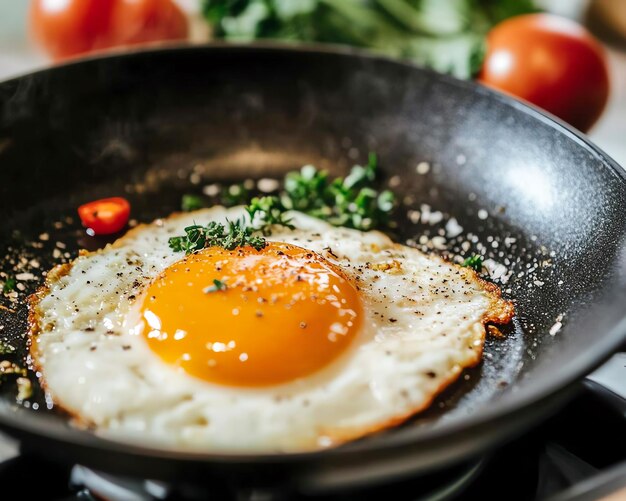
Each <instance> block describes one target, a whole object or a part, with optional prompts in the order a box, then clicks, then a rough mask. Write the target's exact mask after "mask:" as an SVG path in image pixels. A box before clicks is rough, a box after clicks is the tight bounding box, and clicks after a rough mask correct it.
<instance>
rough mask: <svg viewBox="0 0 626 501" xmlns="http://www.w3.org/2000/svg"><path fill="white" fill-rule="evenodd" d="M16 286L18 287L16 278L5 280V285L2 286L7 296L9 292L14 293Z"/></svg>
mask: <svg viewBox="0 0 626 501" xmlns="http://www.w3.org/2000/svg"><path fill="white" fill-rule="evenodd" d="M16 285H17V282H16V280H15V277H8V278H7V279H6V280H5V282H4V285H3V286H2V292H4V293H5V294H8V293H9V292H12V291H14V290H15V286H16Z"/></svg>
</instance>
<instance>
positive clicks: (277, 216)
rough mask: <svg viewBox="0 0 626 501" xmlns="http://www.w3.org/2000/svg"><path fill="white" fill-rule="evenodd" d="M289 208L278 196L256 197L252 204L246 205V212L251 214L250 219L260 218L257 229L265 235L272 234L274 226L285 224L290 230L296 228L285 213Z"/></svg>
mask: <svg viewBox="0 0 626 501" xmlns="http://www.w3.org/2000/svg"><path fill="white" fill-rule="evenodd" d="M286 211H287V209H286V208H285V206H284V205H283V203H282V202H281V200H280V198H278V197H277V196H267V197H260V198H259V197H254V198H253V199H252V200H251V201H250V204H249V205H247V206H246V212H247V213H248V215H249V216H250V221H252V222H254V221H255V218H257V215H258V220H259V226H257V227H256V228H255V229H256V230H257V231H260V232H261V233H263V235H266V236H267V235H271V233H272V226H274V225H278V226H284V227H286V228H289V229H290V230H293V229H295V226H294V225H293V224H291V218H290V217H289V216H287V215H286V214H285V212H286Z"/></svg>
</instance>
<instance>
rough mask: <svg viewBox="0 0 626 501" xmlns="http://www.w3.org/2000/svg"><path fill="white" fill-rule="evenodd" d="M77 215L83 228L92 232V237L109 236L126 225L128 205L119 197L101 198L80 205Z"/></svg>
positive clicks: (128, 213)
mask: <svg viewBox="0 0 626 501" xmlns="http://www.w3.org/2000/svg"><path fill="white" fill-rule="evenodd" d="M78 215H79V217H80V220H81V221H82V223H83V226H84V227H85V228H88V229H90V230H92V231H93V234H94V235H110V234H111V233H117V232H118V231H120V230H121V229H122V228H124V227H125V226H126V223H128V218H129V216H130V204H129V203H128V201H127V200H126V199H125V198H121V197H113V198H103V199H101V200H94V201H93V202H89V203H87V204H84V205H81V206H80V207H79V208H78Z"/></svg>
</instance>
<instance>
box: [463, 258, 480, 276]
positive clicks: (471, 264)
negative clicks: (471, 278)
mask: <svg viewBox="0 0 626 501" xmlns="http://www.w3.org/2000/svg"><path fill="white" fill-rule="evenodd" d="M461 266H465V267H466V268H472V269H473V270H475V271H477V272H478V273H480V272H481V271H482V269H483V257H482V256H480V255H478V254H474V255H473V256H470V257H468V258H467V259H465V261H463V262H462V263H461Z"/></svg>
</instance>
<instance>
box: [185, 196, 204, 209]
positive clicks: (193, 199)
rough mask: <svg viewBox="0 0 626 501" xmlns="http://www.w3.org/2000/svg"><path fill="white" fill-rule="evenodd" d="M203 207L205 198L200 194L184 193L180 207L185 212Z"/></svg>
mask: <svg viewBox="0 0 626 501" xmlns="http://www.w3.org/2000/svg"><path fill="white" fill-rule="evenodd" d="M202 207H204V200H203V199H202V197H201V196H200V195H183V198H182V200H181V201H180V208H181V209H182V210H184V211H185V212H191V211H194V210H198V209H202Z"/></svg>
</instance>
